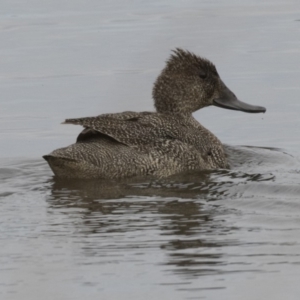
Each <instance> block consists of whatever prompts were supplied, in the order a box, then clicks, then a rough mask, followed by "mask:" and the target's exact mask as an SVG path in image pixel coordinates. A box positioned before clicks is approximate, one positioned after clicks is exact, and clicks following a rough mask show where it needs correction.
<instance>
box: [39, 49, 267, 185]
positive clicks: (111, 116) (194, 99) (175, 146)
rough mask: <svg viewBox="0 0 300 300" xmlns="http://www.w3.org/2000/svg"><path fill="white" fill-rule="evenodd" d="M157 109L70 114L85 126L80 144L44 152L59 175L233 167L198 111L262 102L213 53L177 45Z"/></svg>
mask: <svg viewBox="0 0 300 300" xmlns="http://www.w3.org/2000/svg"><path fill="white" fill-rule="evenodd" d="M152 97H153V100H154V107H155V111H145V112H135V111H125V112H121V113H108V114H101V115H98V116H94V117H83V118H74V119H66V120H65V122H63V124H73V125H80V126H82V127H83V130H82V131H81V132H80V134H79V135H78V137H77V140H76V142H75V143H74V144H72V145H70V146H67V147H64V148H60V149H57V150H54V151H53V152H51V153H50V154H48V155H44V156H43V158H44V159H45V160H46V161H47V162H48V164H49V166H50V168H51V169H52V171H53V173H54V174H55V176H57V177H60V178H76V179H122V178H130V177H143V176H153V177H156V178H165V177H168V176H171V175H174V174H179V173H184V172H190V171H202V170H214V169H228V168H230V166H229V164H228V159H227V156H226V153H225V150H224V146H223V144H222V143H221V141H220V140H219V139H218V138H217V137H216V136H215V135H214V134H213V133H211V132H210V131H209V130H208V129H206V128H205V127H204V126H202V125H201V124H200V123H199V122H198V121H197V120H196V119H195V118H194V117H193V115H192V114H193V113H194V112H195V111H198V110H199V109H202V108H205V107H208V106H211V105H214V106H217V107H221V108H225V109H231V110H238V111H242V112H248V113H264V112H265V111H266V109H265V108H264V107H261V106H256V105H251V104H247V103H245V102H242V101H240V100H238V98H237V97H236V96H235V94H234V93H233V92H232V91H231V90H230V89H229V88H228V87H227V86H226V85H225V83H224V82H223V81H222V79H221V78H220V76H219V74H218V72H217V69H216V67H215V65H214V64H213V63H212V62H210V61H209V60H208V59H206V58H203V57H201V56H198V55H196V54H194V53H191V52H189V51H187V50H183V49H181V48H176V49H175V50H173V51H172V53H171V55H170V57H169V59H168V60H167V61H166V64H165V67H164V68H163V70H162V71H161V73H160V74H159V76H158V77H157V79H156V81H155V82H154V86H153V91H152Z"/></svg>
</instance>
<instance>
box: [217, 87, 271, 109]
mask: <svg viewBox="0 0 300 300" xmlns="http://www.w3.org/2000/svg"><path fill="white" fill-rule="evenodd" d="M213 105H215V106H218V107H222V108H227V109H232V110H240V111H244V112H248V113H264V112H266V109H265V108H264V107H262V106H256V105H251V104H247V103H245V102H242V101H240V100H238V98H237V97H236V96H235V94H234V93H233V92H232V91H231V90H230V89H229V88H228V87H227V86H226V85H225V84H224V83H223V82H222V92H221V95H220V97H219V98H216V99H214V100H213Z"/></svg>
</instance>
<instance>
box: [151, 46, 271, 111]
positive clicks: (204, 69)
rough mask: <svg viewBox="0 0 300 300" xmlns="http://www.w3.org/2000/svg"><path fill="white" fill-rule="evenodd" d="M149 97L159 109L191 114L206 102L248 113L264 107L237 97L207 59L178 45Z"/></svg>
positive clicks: (263, 109)
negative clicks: (151, 95) (151, 97)
mask: <svg viewBox="0 0 300 300" xmlns="http://www.w3.org/2000/svg"><path fill="white" fill-rule="evenodd" d="M153 98H154V105H155V108H156V110H157V112H160V113H177V114H192V113H193V112H194V111H196V110H198V109H200V108H203V107H206V106H209V105H215V106H219V107H222V108H227V109H232V110H240V111H244V112H249V113H259V112H265V111H266V109H265V108H264V107H261V106H254V105H250V104H247V103H244V102H242V101H240V100H238V99H237V97H236V96H235V94H234V93H233V92H231V91H230V89H229V88H228V87H227V86H226V85H225V84H224V82H223V81H222V80H221V78H220V76H219V74H218V72H217V69H216V67H215V66H214V64H213V63H211V62H210V61H209V60H207V59H204V58H202V57H199V56H197V55H195V54H193V53H190V52H188V51H185V50H182V49H179V48H177V49H176V50H174V51H173V54H172V55H171V57H170V58H169V60H168V61H167V63H166V66H165V68H164V69H163V70H162V72H161V74H160V75H159V76H158V78H157V80H156V82H155V83H154V88H153Z"/></svg>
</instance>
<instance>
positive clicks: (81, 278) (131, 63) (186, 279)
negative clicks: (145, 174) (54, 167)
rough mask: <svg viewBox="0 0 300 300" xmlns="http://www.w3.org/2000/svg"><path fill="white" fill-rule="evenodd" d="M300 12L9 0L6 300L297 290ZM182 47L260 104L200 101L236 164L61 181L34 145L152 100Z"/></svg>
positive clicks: (259, 295) (291, 5) (43, 149)
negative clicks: (254, 109)
mask: <svg viewBox="0 0 300 300" xmlns="http://www.w3.org/2000/svg"><path fill="white" fill-rule="evenodd" d="M299 16H300V5H299V3H298V1H296V0H294V1H292V0H288V1H284V0H276V1H264V2H261V1H243V3H240V2H237V1H234V0H230V1H213V2H209V1H192V0H190V1H176V2H174V1H167V0H166V1H151V2H149V3H148V2H147V3H146V2H144V1H137V0H136V1H118V0H116V1H112V2H106V1H94V0H90V1H80V0H76V1H72V4H70V3H67V2H61V1H43V2H40V1H36V0H29V1H26V3H25V2H24V3H23V2H18V1H3V3H2V9H1V12H0V39H1V45H2V47H1V55H2V59H1V62H0V89H1V100H0V107H1V112H0V140H1V147H0V204H1V210H0V230H1V234H0V239H1V245H2V246H1V247H0V296H1V299H2V298H3V299H8V300H18V299H33V300H35V299H83V298H87V299H121V298H124V297H126V298H129V297H130V298H131V299H153V298H155V299H172V300H174V299H246V300H247V299H274V300H277V299H278V300H281V299H289V300H290V299H292V300H293V299H295V300H296V299H298V298H299V293H300V288H299V283H298V282H299V277H300V242H299V240H300V204H299V195H300V185H299V182H300V163H299V144H300V143H299V129H300V127H299V112H300V104H299V101H298V99H299V94H300V93H299V92H300V91H299V89H300V88H299V80H300V71H299V68H298V66H299V63H300V55H299V54H300V50H299V49H300V47H299V46H300V39H299V29H300V27H299V26H300V22H299V19H300V17H299ZM175 47H183V48H186V49H189V50H191V51H194V52H195V53H198V54H201V55H203V56H205V57H207V58H209V59H211V60H212V61H213V62H214V63H215V64H216V65H217V68H218V71H219V73H220V74H221V77H222V79H223V80H224V82H225V83H226V84H227V85H228V86H229V87H230V89H232V90H233V91H234V92H235V93H236V94H237V96H238V97H239V98H240V99H241V100H243V101H245V102H249V103H252V104H257V105H261V106H266V107H267V113H266V114H264V115H262V114H257V115H253V114H245V113H241V112H234V111H226V110H222V109H220V108H207V109H203V110H202V111H200V112H197V113H195V117H196V119H197V120H199V122H201V123H202V124H203V125H205V126H206V127H208V128H209V129H210V130H212V131H213V132H214V133H215V134H216V135H217V136H218V137H219V138H220V139H221V140H222V141H223V142H224V143H225V144H226V151H227V153H228V155H229V158H230V162H231V165H232V169H231V170H228V171H226V170H220V171H213V172H198V173H193V174H185V175H184V176H173V177H171V178H168V179H165V180H160V181H159V180H149V179H145V178H140V179H137V180H124V181H119V182H114V181H70V180H59V179H56V178H54V177H53V176H52V173H51V171H50V169H49V167H48V166H47V164H46V162H44V161H43V160H42V158H41V156H42V155H44V154H47V153H49V152H50V151H52V150H53V149H55V148H58V147H62V146H66V145H68V144H71V143H72V142H74V140H75V138H76V134H77V133H78V132H79V130H80V128H78V127H76V126H66V125H64V126H63V125H60V123H61V122H62V121H63V120H64V119H65V118H71V117H80V116H89V115H97V114H100V113H106V112H119V111H124V110H140V111H142V110H153V104H152V100H151V88H152V84H153V82H154V80H155V78H156V76H157V75H158V73H159V71H160V70H161V68H162V67H163V65H164V61H165V60H166V59H167V57H168V55H169V54H170V50H171V49H174V48H175ZM245 145H247V146H245Z"/></svg>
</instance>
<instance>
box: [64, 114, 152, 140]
mask: <svg viewBox="0 0 300 300" xmlns="http://www.w3.org/2000/svg"><path fill="white" fill-rule="evenodd" d="M152 114H154V112H147V111H145V112H135V111H125V112H121V113H114V114H102V115H99V116H97V117H96V118H99V119H110V120H121V121H122V120H123V121H131V122H136V121H138V120H140V119H141V118H143V117H145V116H148V115H152ZM82 119H85V118H82ZM67 121H69V119H68V120H66V121H65V122H64V123H65V124H76V125H80V124H78V123H67ZM116 125H117V124H116ZM84 127H85V126H84ZM103 134H104V133H103V132H101V131H97V130H95V129H93V128H90V127H88V126H87V127H85V129H83V130H82V131H81V133H80V134H79V135H78V137H77V140H76V142H77V143H78V142H86V141H88V140H91V139H93V140H94V139H101V138H103Z"/></svg>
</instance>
